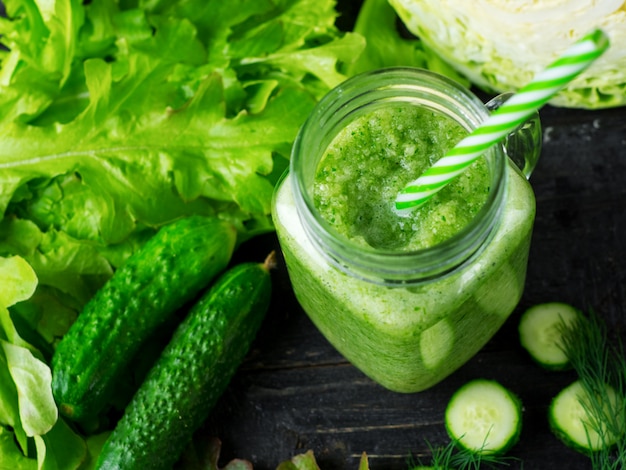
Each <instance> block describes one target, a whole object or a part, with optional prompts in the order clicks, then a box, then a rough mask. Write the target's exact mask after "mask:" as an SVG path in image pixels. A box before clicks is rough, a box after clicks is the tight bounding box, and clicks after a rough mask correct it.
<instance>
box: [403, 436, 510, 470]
mask: <svg viewBox="0 0 626 470" xmlns="http://www.w3.org/2000/svg"><path fill="white" fill-rule="evenodd" d="M426 444H427V445H428V448H429V450H430V454H431V457H430V462H429V463H422V462H421V460H420V459H418V461H417V462H415V461H410V462H409V470H417V469H420V468H429V469H433V470H451V469H453V470H480V469H485V468H496V467H497V466H500V465H505V466H508V465H509V463H508V462H509V461H510V460H516V459H515V458H514V457H508V456H504V455H499V454H493V453H489V452H484V451H483V449H482V448H481V449H478V450H469V449H466V448H465V447H463V446H462V445H461V444H460V443H459V442H458V440H455V439H452V440H451V441H450V442H449V443H448V444H446V445H441V446H439V447H433V446H432V445H431V444H430V442H428V441H427V442H426Z"/></svg>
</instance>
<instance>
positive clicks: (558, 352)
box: [518, 302, 579, 370]
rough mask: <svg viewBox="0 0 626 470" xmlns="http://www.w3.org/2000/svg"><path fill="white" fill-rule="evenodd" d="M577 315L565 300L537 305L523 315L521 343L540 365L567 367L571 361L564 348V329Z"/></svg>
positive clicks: (520, 331)
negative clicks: (563, 301)
mask: <svg viewBox="0 0 626 470" xmlns="http://www.w3.org/2000/svg"><path fill="white" fill-rule="evenodd" d="M578 315H579V312H578V310H577V309H575V308H574V307H572V306H571V305H569V304H566V303H562V302H549V303H543V304H538V305H535V306H533V307H531V308H529V309H528V310H526V311H525V312H524V313H523V314H522V316H521V318H520V322H519V326H518V330H519V338H520V343H521V344H522V346H523V347H524V349H526V351H528V353H529V354H530V356H531V357H532V359H533V360H534V361H535V362H536V363H537V364H539V365H540V366H542V367H544V368H546V369H549V370H564V369H568V368H570V366H571V364H570V361H569V358H568V357H567V354H566V353H565V350H564V344H563V330H564V327H566V326H568V325H571V324H573V322H575V321H576V319H577V318H578Z"/></svg>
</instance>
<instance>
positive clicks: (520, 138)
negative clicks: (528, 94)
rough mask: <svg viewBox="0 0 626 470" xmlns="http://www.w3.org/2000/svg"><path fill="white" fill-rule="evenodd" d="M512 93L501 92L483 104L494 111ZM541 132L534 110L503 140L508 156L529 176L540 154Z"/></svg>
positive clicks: (536, 113)
mask: <svg viewBox="0 0 626 470" xmlns="http://www.w3.org/2000/svg"><path fill="white" fill-rule="evenodd" d="M512 95H513V93H502V94H501V95H498V96H496V97H495V98H493V99H491V100H490V101H489V102H487V103H486V104H485V106H486V107H487V109H488V110H489V111H495V110H496V109H498V108H499V107H500V106H501V105H502V103H504V102H505V101H506V100H507V99H509V98H510V97H511V96H512ZM541 143H542V132H541V121H540V120H539V113H538V112H535V113H534V114H533V115H532V116H531V117H530V118H529V119H528V120H527V121H526V122H524V123H523V124H521V125H520V126H519V127H518V128H517V129H515V130H514V131H513V132H511V133H510V134H509V135H508V136H507V137H506V139H505V141H504V148H505V150H506V153H507V155H508V156H509V158H510V159H511V160H512V161H513V163H515V164H516V165H517V166H518V168H519V169H520V170H521V171H522V173H523V174H524V176H526V178H530V175H531V174H532V172H533V170H534V169H535V166H536V165H537V161H538V160H539V155H540V154H541Z"/></svg>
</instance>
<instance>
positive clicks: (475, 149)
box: [395, 29, 609, 213]
mask: <svg viewBox="0 0 626 470" xmlns="http://www.w3.org/2000/svg"><path fill="white" fill-rule="evenodd" d="M608 47H609V39H608V37H607V36H606V34H605V33H604V32H603V31H602V30H599V29H597V30H594V31H593V32H591V33H589V34H587V35H586V36H584V37H583V38H582V39H580V40H579V41H577V42H576V43H575V44H574V45H573V46H572V47H570V48H569V49H568V50H567V51H566V52H565V53H564V54H563V55H562V56H561V57H560V58H558V59H557V60H556V61H555V62H554V63H552V64H551V65H550V66H549V67H548V68H547V69H545V70H544V71H543V72H541V73H539V74H538V75H537V76H536V77H535V79H534V80H533V81H532V82H530V83H529V84H528V85H526V86H524V87H522V88H521V89H520V90H519V91H518V92H517V93H516V94H514V95H513V96H511V98H509V99H508V100H507V101H506V102H504V103H503V104H502V105H501V106H500V107H499V108H498V109H497V110H496V111H494V112H493V113H492V114H491V115H490V116H489V117H488V118H487V119H485V121H484V122H483V123H482V124H481V125H480V126H479V127H477V128H476V129H475V130H474V131H472V132H471V133H470V134H469V135H468V136H466V137H465V138H464V139H463V140H461V141H460V142H459V143H458V144H457V145H456V146H455V147H454V148H452V149H451V150H450V151H449V152H448V153H447V154H446V155H445V156H443V157H442V158H440V159H439V160H437V162H435V164H434V165H433V166H431V167H430V168H429V169H428V170H426V171H425V172H424V173H423V174H422V175H421V176H420V177H419V178H417V179H416V180H415V181H413V182H411V183H409V184H408V185H407V186H406V187H405V188H404V189H403V190H402V191H400V193H398V196H397V197H396V200H395V207H396V210H397V211H399V212H400V213H402V212H406V211H408V210H410V209H413V208H415V207H417V206H419V205H421V204H423V203H424V202H426V201H427V200H428V199H430V198H431V197H432V196H433V195H435V193H437V192H438V191H439V190H440V189H442V188H443V187H444V186H445V185H446V184H448V183H449V182H450V180H452V179H454V178H455V177H456V176H458V175H459V174H461V173H462V172H463V171H464V170H465V169H466V168H467V167H468V166H470V165H471V164H472V163H473V162H474V161H476V159H478V157H480V156H481V155H482V154H483V153H485V152H486V151H487V150H488V149H490V148H491V147H492V146H494V145H495V144H496V143H498V142H499V141H500V140H501V139H503V138H504V137H506V136H507V135H509V134H510V133H511V132H513V131H514V130H515V129H516V128H517V127H518V126H519V125H520V124H522V123H524V122H525V121H526V120H528V118H529V117H530V116H531V115H532V114H533V113H534V112H536V111H537V110H538V109H539V108H541V107H542V106H543V105H544V104H545V103H546V102H548V100H550V98H552V97H553V96H554V95H555V94H556V93H557V92H559V91H560V90H561V89H563V88H564V87H565V86H566V85H567V84H568V83H569V82H570V81H572V80H573V79H574V78H575V77H576V76H577V75H579V74H580V73H581V72H582V71H583V70H585V69H586V68H587V67H589V65H591V63H592V62H593V61H595V60H596V59H597V58H598V57H600V56H601V55H602V54H603V53H604V51H605V50H606V49H607V48H608Z"/></svg>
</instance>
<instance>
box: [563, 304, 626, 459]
mask: <svg viewBox="0 0 626 470" xmlns="http://www.w3.org/2000/svg"><path fill="white" fill-rule="evenodd" d="M560 326H561V335H562V346H563V351H564V352H565V354H566V355H567V357H568V359H569V361H570V363H571V365H572V367H573V368H574V370H575V371H576V373H577V375H578V378H579V380H580V382H581V384H582V386H583V389H584V393H585V397H584V399H583V398H581V399H580V404H581V405H582V407H583V409H584V410H585V414H586V415H587V416H588V417H589V419H588V422H587V423H586V425H587V426H589V428H590V429H591V430H593V431H594V432H595V433H597V434H598V436H599V437H600V439H601V442H602V444H603V445H602V446H601V449H599V450H598V451H596V452H593V453H591V454H589V457H590V459H591V462H592V468H593V469H594V470H623V469H625V468H626V354H625V352H624V345H623V343H622V342H621V340H620V339H619V338H618V337H617V338H610V337H609V334H608V331H607V326H606V323H605V322H604V321H603V320H602V319H601V318H600V317H599V316H598V315H597V313H596V312H594V311H591V312H590V313H589V314H588V315H585V314H583V313H582V312H579V315H578V318H577V319H576V320H575V321H574V322H571V323H569V324H565V323H562V324H561V325H560ZM607 385H608V387H607Z"/></svg>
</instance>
